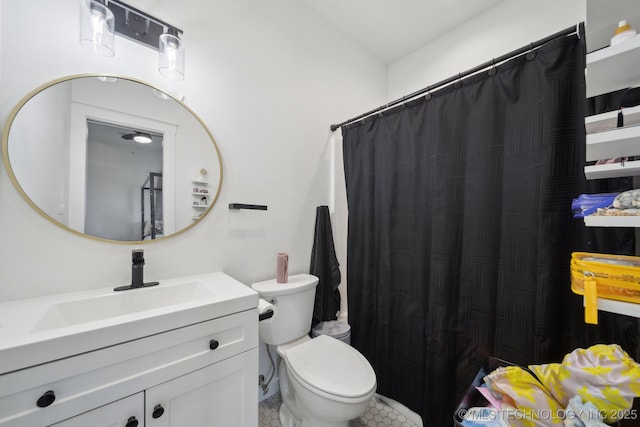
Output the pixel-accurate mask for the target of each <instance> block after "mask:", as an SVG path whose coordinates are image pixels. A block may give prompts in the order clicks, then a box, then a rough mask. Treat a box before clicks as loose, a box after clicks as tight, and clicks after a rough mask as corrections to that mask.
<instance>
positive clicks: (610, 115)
mask: <svg viewBox="0 0 640 427" xmlns="http://www.w3.org/2000/svg"><path fill="white" fill-rule="evenodd" d="M622 111H623V113H624V125H625V126H629V125H637V124H640V106H636V107H629V108H624V109H623V110H622ZM617 125H618V110H615V111H608V112H606V113H602V114H595V115H593V116H588V117H585V119H584V126H585V129H586V131H587V134H590V133H595V132H601V131H609V130H614V129H616V126H617Z"/></svg>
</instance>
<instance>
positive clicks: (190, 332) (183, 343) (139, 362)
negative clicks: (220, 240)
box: [0, 309, 258, 427]
mask: <svg viewBox="0 0 640 427" xmlns="http://www.w3.org/2000/svg"><path fill="white" fill-rule="evenodd" d="M257 346H258V314H257V310H255V309H254V310H248V311H244V312H241V313H236V314H233V315H230V316H225V317H221V318H218V319H214V320H210V321H207V322H202V323H197V324H195V325H191V326H187V327H183V328H179V329H174V330H171V331H167V332H164V333H161V334H157V335H151V336H148V337H145V338H142V339H139V340H134V341H130V342H127V343H123V344H119V345H116V346H112V347H106V348H103V349H99V350H95V351H91V352H88V353H84V354H80V355H77V356H73V357H69V358H66V359H61V360H57V361H53V362H50V363H46V364H43V365H39V366H35V367H31V368H28V369H24V370H21V371H16V372H12V373H9V374H5V375H2V376H0V426H2V427H4V426H9V425H10V426H12V427H14V426H15V427H18V426H28V427H32V426H36V425H49V424H53V423H55V422H59V421H62V420H64V419H67V418H69V417H71V416H73V415H75V414H78V413H82V412H86V411H88V410H91V409H93V408H96V407H98V406H102V405H105V404H107V403H110V402H113V401H115V400H118V399H121V398H123V397H125V396H128V395H131V394H134V393H136V392H139V391H141V390H144V389H146V388H148V387H151V386H154V385H156V384H159V383H162V382H164V381H168V380H170V379H172V378H175V377H177V376H179V375H184V374H185V373H188V372H191V371H194V370H196V369H199V368H201V367H203V366H207V365H210V364H212V363H215V362H217V361H220V360H223V359H226V358H229V357H231V356H234V355H236V354H239V353H242V352H244V351H247V350H249V349H251V348H254V347H257ZM47 392H53V393H52V394H53V395H52V394H49V395H48V397H47V396H45V394H46V393H47ZM43 396H44V397H43ZM41 397H43V399H42V400H40V404H42V405H44V404H47V403H49V405H48V406H46V407H39V406H38V400H39V399H40V398H41Z"/></svg>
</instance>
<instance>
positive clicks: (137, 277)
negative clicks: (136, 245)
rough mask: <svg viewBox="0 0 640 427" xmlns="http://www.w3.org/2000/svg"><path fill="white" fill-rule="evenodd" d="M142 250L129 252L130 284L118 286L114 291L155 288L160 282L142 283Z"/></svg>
mask: <svg viewBox="0 0 640 427" xmlns="http://www.w3.org/2000/svg"><path fill="white" fill-rule="evenodd" d="M143 276H144V250H142V249H134V250H132V251H131V284H130V285H125V286H118V287H117V288H114V289H113V290H114V291H127V290H129V289H137V288H147V287H149V286H156V285H158V284H160V282H147V283H144V279H143Z"/></svg>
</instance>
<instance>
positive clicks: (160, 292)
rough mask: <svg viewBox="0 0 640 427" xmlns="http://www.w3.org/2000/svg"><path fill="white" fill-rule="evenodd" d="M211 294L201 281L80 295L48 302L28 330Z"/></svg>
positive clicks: (206, 296)
mask: <svg viewBox="0 0 640 427" xmlns="http://www.w3.org/2000/svg"><path fill="white" fill-rule="evenodd" d="M214 295H215V293H214V290H213V289H212V288H211V287H208V286H206V285H205V284H204V283H202V282H198V281H195V282H185V283H179V284H177V285H173V286H165V287H162V286H156V287H153V288H140V289H132V290H130V291H127V292H111V293H108V294H103V295H96V296H91V297H87V298H81V299H78V300H75V301H66V302H60V303H57V304H53V305H51V306H50V307H49V308H48V309H47V311H45V312H44V313H43V315H42V317H41V318H40V320H39V321H38V323H37V324H36V325H35V326H34V328H33V329H32V331H33V332H38V331H45V330H48V329H55V328H61V327H68V326H73V325H79V324H82V323H87V322H94V321H97V320H103V319H109V318H116V317H120V316H124V315H127V314H138V313H142V312H145V311H147V310H155V309H167V308H169V307H171V306H174V305H178V304H184V303H188V302H192V301H197V300H199V299H202V298H212V297H214Z"/></svg>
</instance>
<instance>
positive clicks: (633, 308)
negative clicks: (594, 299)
mask: <svg viewBox="0 0 640 427" xmlns="http://www.w3.org/2000/svg"><path fill="white" fill-rule="evenodd" d="M583 304H584V299H583ZM598 310H599V311H606V312H608V313H616V314H624V315H625V316H631V317H638V318H640V304H634V303H631V302H624V301H616V300H611V299H604V298H598Z"/></svg>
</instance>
